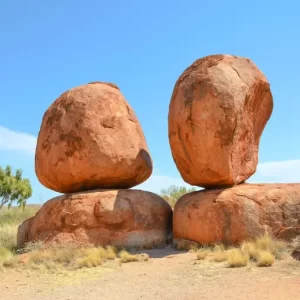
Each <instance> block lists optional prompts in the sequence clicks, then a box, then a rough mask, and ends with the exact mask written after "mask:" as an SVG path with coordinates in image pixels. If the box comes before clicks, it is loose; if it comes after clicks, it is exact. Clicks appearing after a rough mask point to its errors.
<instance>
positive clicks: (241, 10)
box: [0, 0, 300, 202]
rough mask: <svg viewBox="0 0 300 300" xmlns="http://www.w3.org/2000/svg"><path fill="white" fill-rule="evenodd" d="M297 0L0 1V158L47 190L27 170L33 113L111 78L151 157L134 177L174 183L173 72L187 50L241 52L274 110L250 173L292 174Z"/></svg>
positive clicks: (265, 177) (41, 193) (149, 186)
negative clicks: (147, 172) (259, 74)
mask: <svg viewBox="0 0 300 300" xmlns="http://www.w3.org/2000/svg"><path fill="white" fill-rule="evenodd" d="M299 11H300V2H299V3H298V1H296V0H294V1H285V4H283V1H276V0H275V1H272V2H270V1H264V2H262V1H256V0H252V1H230V0H227V1H221V0H218V1H205V2H204V1H199V0H198V1H196V0H194V1H191V0H185V1H176V0H173V1H157V0H152V1H138V0H135V1H130V0H127V1H121V0H119V1H116V0H115V1H113V0H112V1H99V0H97V1H96V0H93V1H91V0H86V1H78V0H72V1H71V0H61V1H37V0H28V1H21V0H19V1H16V0H1V1H0V82H1V95H0V101H1V109H0V165H2V166H5V165H6V164H11V165H12V166H13V167H14V168H22V169H23V171H24V176H26V177H29V178H30V179H31V181H32V184H33V189H34V194H33V197H32V199H31V200H30V202H41V201H46V200H47V199H49V197H52V196H53V195H54V194H55V193H53V192H51V191H49V190H47V189H45V188H43V187H42V186H41V185H40V184H39V183H38V181H37V179H36V176H35V173H34V150H35V142H36V136H37V134H38V131H39V127H40V124H41V120H42V116H43V114H44V112H45V110H46V109H47V108H48V106H49V105H50V104H51V103H52V102H53V101H54V100H55V99H56V98H57V97H58V96H59V95H60V94H61V93H62V92H64V91H65V90H67V89H69V88H72V87H74V86H77V85H81V84H85V83H87V82H90V81H96V80H100V81H110V82H113V83H116V84H117V85H118V86H119V87H120V89H121V91H122V92H123V94H124V95H125V97H126V99H127V100H128V102H129V103H130V104H131V106H132V107H133V109H134V110H135V112H136V114H137V116H138V118H139V120H140V122H141V124H142V127H143V129H144V133H145V136H146V138H147V143H148V145H149V148H150V152H151V155H152V158H153V161H154V168H155V171H154V173H153V175H152V177H151V178H150V179H149V180H148V181H147V182H146V183H145V184H143V185H142V186H141V188H144V189H146V190H151V191H154V192H159V190H160V189H161V188H162V187H167V186H168V185H170V184H173V183H174V184H183V182H182V180H181V178H180V175H179V173H178V171H177V169H176V166H175V164H174V162H173V160H172V156H171V153H170V147H169V143H168V131H167V115H168V105H169V101H170V97H171V94H172V91H173V87H174V84H175V81H176V80H177V78H178V77H179V76H180V74H181V73H182V72H183V71H184V69H185V68H186V67H188V66H189V65H190V64H191V63H192V62H193V61H195V60H196V59H197V58H200V57H203V56H206V55H210V54H216V53H226V54H234V55H239V56H245V57H248V58H251V59H252V60H253V61H254V62H255V63H256V64H257V66H258V67H259V68H260V69H261V70H262V71H263V72H264V73H265V75H266V76H267V78H268V79H269V81H270V84H271V89H272V92H273V96H274V111H273V114H272V117H271V120H270V121H269V123H268V125H267V127H266V129H265V131H264V133H263V136H262V139H261V144H260V151H259V162H260V163H259V166H258V170H257V173H256V174H255V175H254V176H253V177H252V178H251V179H250V182H291V181H292V182H298V181H300V153H299V148H300V140H299V130H300V121H299V111H300V101H299V94H298V86H299V83H300V73H299V67H300V63H299V61H298V57H299V53H300V39H299V35H300V19H299Z"/></svg>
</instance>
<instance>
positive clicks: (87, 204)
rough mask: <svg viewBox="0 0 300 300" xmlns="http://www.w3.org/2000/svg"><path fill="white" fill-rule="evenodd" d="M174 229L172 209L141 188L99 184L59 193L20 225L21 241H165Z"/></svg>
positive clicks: (123, 244)
mask: <svg viewBox="0 0 300 300" xmlns="http://www.w3.org/2000/svg"><path fill="white" fill-rule="evenodd" d="M171 231H172V209H171V207H170V206H169V204H168V203H167V202H165V201H164V200H163V199H162V198H160V197H159V196H157V195H155V194H153V193H150V192H144V191H140V190H97V191H91V192H84V193H76V194H70V195H64V196H60V197H56V198H54V199H52V200H49V201H48V202H46V203H45V204H44V205H43V206H42V207H41V209H40V210H39V211H38V213H37V214H36V215H35V216H34V217H32V218H31V219H28V220H26V221H25V222H24V223H23V224H21V225H20V226H19V230H18V247H22V246H23V245H24V244H25V243H28V242H33V241H44V242H45V243H46V244H50V243H68V242H70V243H76V244H80V245H85V246H89V245H93V246H94V245H101V246H104V245H115V246H120V247H128V248H131V247H147V248H152V247H159V246H164V245H165V243H166V240H167V238H168V235H169V234H170V233H171Z"/></svg>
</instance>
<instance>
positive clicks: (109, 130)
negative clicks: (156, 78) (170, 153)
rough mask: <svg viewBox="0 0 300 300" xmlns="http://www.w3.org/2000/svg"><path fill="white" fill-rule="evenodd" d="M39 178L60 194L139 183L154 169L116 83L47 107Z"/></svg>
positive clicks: (77, 91)
mask: <svg viewBox="0 0 300 300" xmlns="http://www.w3.org/2000/svg"><path fill="white" fill-rule="evenodd" d="M35 170H36V174H37V177H38V179H39V181H40V182H41V183H42V184H43V185H44V186H46V187H47V188H49V189H52V190H54V191H57V192H61V193H75V192H81V191H86V190H91V189H98V188H108V189H121V188H131V187H133V186H136V185H138V184H140V183H142V182H143V181H145V180H146V179H148V178H149V177H150V175H151V173H152V161H151V157H150V154H149V150H148V147H147V144H146V140H145V137H144V134H143V131H142V128H141V126H140V123H139V121H138V119H137V117H136V115H135V113H134V111H133V110H132V108H131V107H130V105H129V104H128V103H127V101H126V100H125V98H124V97H123V95H122V94H121V92H120V91H119V89H118V88H117V87H116V86H115V85H113V84H107V83H102V82H95V83H90V84H87V85H82V86H79V87H76V88H73V89H71V90H69V91H67V92H65V93H63V94H62V95H61V96H60V97H59V98H58V99H57V100H56V101H55V102H54V103H53V104H52V105H51V106H50V107H49V108H48V110H47V111H46V113H45V115H44V117H43V122H42V125H41V129H40V132H39V136H38V140H37V148H36V156H35Z"/></svg>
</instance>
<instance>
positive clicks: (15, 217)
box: [0, 205, 39, 251]
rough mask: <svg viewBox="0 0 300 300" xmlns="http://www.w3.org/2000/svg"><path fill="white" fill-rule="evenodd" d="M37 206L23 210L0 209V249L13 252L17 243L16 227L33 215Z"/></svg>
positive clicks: (13, 208) (15, 208)
mask: <svg viewBox="0 0 300 300" xmlns="http://www.w3.org/2000/svg"><path fill="white" fill-rule="evenodd" d="M38 209H39V206H38V205H29V206H27V207H26V208H25V209H24V210H23V209H22V208H17V207H12V208H11V209H8V208H7V207H2V208H1V209H0V247H3V248H7V249H9V250H10V251H14V250H15V248H16V243H17V240H16V238H17V231H18V226H19V225H20V224H21V223H22V222H23V221H25V220H26V219H28V218H30V217H32V216H33V215H35V213H36V212H37V211H38Z"/></svg>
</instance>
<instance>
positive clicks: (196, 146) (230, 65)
mask: <svg viewBox="0 0 300 300" xmlns="http://www.w3.org/2000/svg"><path fill="white" fill-rule="evenodd" d="M272 110H273V99H272V94H271V91H270V85H269V83H268V81H267V79H266V77H265V76H264V75H263V73H262V72H261V71H260V70H259V69H258V68H257V67H256V66H255V65H254V63H253V62H251V61H250V60H249V59H246V58H242V57H236V56H230V55H212V56H207V57H204V58H202V59H199V60H197V61H195V62H194V63H193V64H192V65H191V66H190V67H188V68H187V69H186V70H185V71H184V73H183V74H182V75H181V76H180V78H179V79H178V81H177V82H176V85H175V88H174V91H173V95H172V99H171V102H170V107H169V119H168V122H169V140H170V146H171V150H172V155H173V158H174V161H175V163H176V165H177V168H178V170H179V172H180V174H181V176H182V178H183V179H184V180H185V181H186V182H187V183H189V184H191V185H198V186H201V187H214V188H215V187H225V186H233V185H235V184H239V183H242V182H244V181H245V180H246V179H247V178H249V177H250V176H251V175H252V174H253V173H254V172H255V170H256V166H257V162H258V146H259V140H260V137H261V134H262V132H263V129H264V127H265V125H266V123H267V121H268V119H269V118H270V116H271V113H272Z"/></svg>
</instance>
